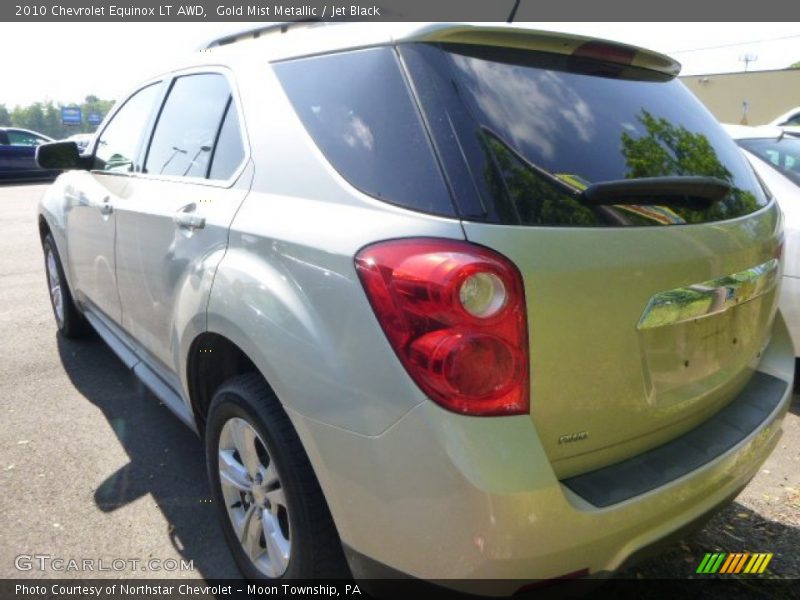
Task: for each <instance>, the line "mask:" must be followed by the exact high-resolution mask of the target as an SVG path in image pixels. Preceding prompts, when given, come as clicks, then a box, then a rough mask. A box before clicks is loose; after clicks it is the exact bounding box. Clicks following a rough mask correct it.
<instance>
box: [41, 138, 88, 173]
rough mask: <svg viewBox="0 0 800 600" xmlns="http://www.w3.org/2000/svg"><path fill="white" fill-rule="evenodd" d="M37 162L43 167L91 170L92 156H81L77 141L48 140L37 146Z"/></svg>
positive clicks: (63, 169)
mask: <svg viewBox="0 0 800 600" xmlns="http://www.w3.org/2000/svg"><path fill="white" fill-rule="evenodd" d="M36 163H37V164H38V165H39V166H40V167H41V168H42V169H60V170H62V171H67V170H69V169H80V170H84V171H86V170H89V169H90V168H91V165H92V158H91V157H89V156H81V154H80V152H79V151H78V144H76V143H75V142H48V143H46V144H42V145H41V146H38V147H37V148H36Z"/></svg>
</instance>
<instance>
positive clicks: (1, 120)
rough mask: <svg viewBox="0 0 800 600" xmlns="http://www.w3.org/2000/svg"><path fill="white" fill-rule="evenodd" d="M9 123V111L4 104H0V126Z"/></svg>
mask: <svg viewBox="0 0 800 600" xmlns="http://www.w3.org/2000/svg"><path fill="white" fill-rule="evenodd" d="M3 125H11V113H10V112H8V109H7V108H6V105H5V104H0V126H3Z"/></svg>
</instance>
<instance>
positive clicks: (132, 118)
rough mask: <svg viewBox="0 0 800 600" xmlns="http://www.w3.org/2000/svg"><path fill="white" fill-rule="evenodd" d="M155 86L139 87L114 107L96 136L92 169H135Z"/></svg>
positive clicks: (123, 170)
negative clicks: (120, 106)
mask: <svg viewBox="0 0 800 600" xmlns="http://www.w3.org/2000/svg"><path fill="white" fill-rule="evenodd" d="M158 90H159V85H158V84H157V83H154V84H152V85H149V86H147V87H145V88H142V89H141V90H139V91H138V92H136V93H135V94H134V95H133V96H131V97H130V98H129V99H128V100H127V101H126V102H125V104H124V105H123V106H122V108H120V109H119V111H117V113H116V114H115V115H114V117H113V118H112V119H111V122H110V123H109V124H108V126H107V127H106V128H105V129H104V130H103V133H101V134H100V137H99V138H98V140H97V149H96V150H95V157H94V168H95V170H99V171H108V172H112V173H128V172H131V171H134V170H135V160H136V153H137V152H138V149H139V143H140V141H141V138H142V132H143V131H144V129H145V127H146V126H147V122H148V120H149V119H150V115H151V114H152V111H153V108H154V105H155V102H156V100H157V98H158Z"/></svg>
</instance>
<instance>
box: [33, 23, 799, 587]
mask: <svg viewBox="0 0 800 600" xmlns="http://www.w3.org/2000/svg"><path fill="white" fill-rule="evenodd" d="M256 37H257V39H252V38H256ZM678 71H679V65H678V64H677V63H675V62H674V61H673V60H671V59H670V58H668V57H666V56H663V55H660V54H656V53H653V52H649V51H647V50H642V49H638V48H633V47H631V46H626V45H620V44H616V43H613V42H605V41H599V40H592V39H587V38H583V37H574V36H570V35H567V34H562V33H547V32H539V31H529V30H524V29H520V28H516V27H512V28H509V27H502V26H498V27H489V26H469V25H453V24H442V23H437V24H429V25H419V24H400V23H395V24H373V23H370V24H353V23H351V24H337V25H326V26H322V25H308V24H303V25H298V26H288V25H281V26H280V28H277V29H275V28H269V27H268V28H261V29H259V30H256V31H255V32H254V33H245V34H242V35H238V36H232V37H230V38H227V39H224V40H221V41H219V42H218V43H216V44H212V45H211V47H210V49H209V51H208V52H198V53H197V54H196V56H194V57H193V58H191V59H189V60H188V62H184V63H180V64H178V65H176V66H174V67H173V68H171V69H169V70H165V71H162V73H163V74H161V75H158V76H157V77H154V78H153V79H150V80H148V81H145V82H142V83H141V84H140V85H138V86H136V87H135V88H134V89H133V91H132V92H131V93H130V94H129V95H127V96H126V97H125V98H123V99H122V100H121V101H120V102H118V103H117V104H115V107H114V110H113V112H112V114H110V115H109V117H108V118H107V119H106V121H105V123H104V126H103V128H102V129H101V130H100V131H99V132H98V133H97V135H96V137H95V139H94V142H93V147H92V148H91V152H90V153H88V154H89V155H88V156H80V155H79V154H78V152H77V148H76V146H75V144H74V143H70V142H61V143H54V144H48V145H45V146H42V147H40V149H39V161H40V163H41V164H42V165H43V166H46V167H59V168H65V169H70V170H69V172H67V173H65V174H64V175H62V176H61V177H59V179H58V180H57V181H56V182H55V184H54V185H53V186H52V187H51V188H50V189H49V190H48V191H47V193H46V194H45V196H44V197H43V199H42V201H41V204H40V208H39V211H40V212H39V215H40V216H39V227H40V233H41V239H42V244H43V248H44V256H45V267H46V272H47V280H48V285H49V290H50V296H51V300H52V304H53V309H54V314H55V319H56V324H57V326H58V329H59V331H60V332H61V334H62V336H64V337H68V338H69V337H73V336H76V335H79V334H80V333H81V331H82V330H83V329H84V328H85V327H86V325H87V323H88V324H89V325H91V326H92V327H93V328H94V329H95V330H96V331H97V332H98V333H99V334H100V336H101V337H102V338H103V339H104V340H105V341H106V342H107V343H108V344H109V346H110V347H111V348H112V349H113V350H114V351H115V352H117V353H118V354H119V356H120V357H121V359H122V360H123V361H124V362H125V363H126V364H127V365H128V366H129V367H131V368H132V369H133V371H134V373H135V374H136V375H138V377H139V378H141V380H142V381H143V382H144V383H145V384H146V385H147V386H148V387H149V388H150V389H151V390H152V391H153V392H154V394H155V395H156V396H158V397H159V398H160V399H161V400H162V401H163V402H164V404H165V405H167V406H168V407H170V408H171V409H172V410H173V411H174V412H175V413H176V414H177V415H178V417H179V418H181V419H182V420H183V421H184V422H185V423H186V424H187V425H189V426H190V427H191V428H193V429H195V430H196V431H197V432H198V433H199V434H200V436H201V437H202V439H203V440H204V443H205V452H206V458H207V462H208V469H209V478H210V482H211V490H212V494H213V499H214V503H215V504H216V506H218V507H219V512H220V517H221V519H222V527H223V532H224V535H225V538H226V540H227V542H228V544H229V545H230V548H231V551H232V553H233V556H234V557H235V559H236V562H237V564H238V565H239V567H240V569H241V570H242V573H243V574H244V575H245V576H247V577H248V578H253V579H258V578H265V579H275V578H294V577H314V576H320V575H330V574H336V573H340V572H343V571H341V569H344V568H345V565H346V566H347V568H349V569H350V571H351V572H352V573H353V575H355V576H356V577H357V578H368V577H370V576H375V575H378V576H380V575H386V574H391V575H393V576H397V575H398V574H405V575H409V576H412V577H415V578H424V579H437V580H440V581H444V580H447V581H446V582H445V583H446V585H449V586H452V587H457V588H461V589H463V588H470V586H474V585H475V584H474V581H473V580H475V579H487V580H488V579H491V580H492V582H482V584H481V585H484V584H485V587H482V588H481V590H484V591H486V590H489V589H491V592H492V593H508V592H513V591H515V590H516V589H517V588H519V587H520V585H522V582H521V581H520V580H539V579H549V578H559V577H565V576H568V577H578V576H585V575H589V576H595V575H598V576H599V575H602V574H604V573H607V572H609V571H613V570H615V569H618V568H619V567H620V566H621V565H622V564H623V563H624V562H625V561H627V560H629V559H631V560H632V559H633V558H635V557H636V556H640V553H641V552H644V551H646V550H647V549H649V548H651V547H652V546H653V545H655V544H659V543H662V542H663V540H664V539H665V538H666V537H668V536H670V535H672V534H675V533H676V532H678V531H683V530H684V529H685V528H690V527H692V526H696V524H697V523H698V522H699V521H701V520H702V519H704V518H706V517H707V516H708V515H709V514H712V513H713V512H714V511H716V510H718V509H719V507H720V506H722V505H724V504H725V503H726V502H728V501H729V500H730V499H731V498H733V497H735V496H736V494H737V493H738V492H739V491H740V490H741V489H742V488H743V487H744V486H745V485H746V484H747V482H748V481H749V480H750V478H751V477H753V475H754V474H755V473H757V472H758V469H759V466H760V465H761V464H762V463H763V461H764V460H765V459H766V457H767V456H768V455H769V454H770V452H771V451H772V450H773V449H774V448H775V446H776V444H777V442H778V439H779V437H780V435H781V422H782V418H783V415H784V414H785V412H786V410H787V408H788V406H789V402H790V399H791V388H792V381H793V373H794V357H793V352H792V347H791V341H790V339H789V335H788V332H787V330H786V325H785V323H784V320H783V318H782V316H781V313H780V311H778V310H777V309H776V306H777V302H778V297H777V283H778V281H779V279H780V273H781V268H782V267H781V264H782V263H781V243H782V239H783V238H782V235H783V233H782V229H781V216H780V210H779V209H778V207H777V205H776V203H775V202H774V201H771V200H770V198H769V197H768V196H767V195H766V193H765V192H764V190H763V189H762V187H761V185H760V184H759V182H758V180H757V179H756V177H755V175H754V173H753V171H752V169H751V168H750V166H749V165H748V163H747V161H746V160H745V158H744V156H743V155H742V153H741V152H740V151H739V149H738V148H737V147H736V145H735V144H734V143H733V142H732V141H731V139H730V137H729V136H728V135H727V134H726V133H725V132H724V131H723V130H722V128H721V127H720V126H719V125H718V124H717V122H716V121H715V120H714V119H713V118H712V117H711V116H710V115H709V113H708V112H707V111H706V110H705V109H704V108H703V107H702V105H701V104H700V103H699V101H698V100H697V99H696V98H695V97H694V96H693V95H692V93H691V92H689V91H688V90H687V89H686V88H685V87H684V85H683V84H682V83H681V82H680V81H679V80H678V79H677V78H676V75H677V73H678ZM143 433H144V432H143ZM692 568H693V567H692ZM471 589H473V590H474V589H475V588H474V587H472V588H471Z"/></svg>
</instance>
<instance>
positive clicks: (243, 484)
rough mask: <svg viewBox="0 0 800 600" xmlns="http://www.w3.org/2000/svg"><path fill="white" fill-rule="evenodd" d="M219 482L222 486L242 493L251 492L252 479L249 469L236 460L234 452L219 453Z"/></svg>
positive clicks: (222, 451) (221, 451)
mask: <svg viewBox="0 0 800 600" xmlns="http://www.w3.org/2000/svg"><path fill="white" fill-rule="evenodd" d="M219 480H220V482H221V483H222V485H227V486H229V487H232V488H235V489H236V490H238V491H240V492H248V491H250V486H251V482H250V478H249V477H248V475H247V469H245V466H244V465H243V464H241V463H240V462H239V461H237V460H236V458H234V453H233V450H220V451H219Z"/></svg>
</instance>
